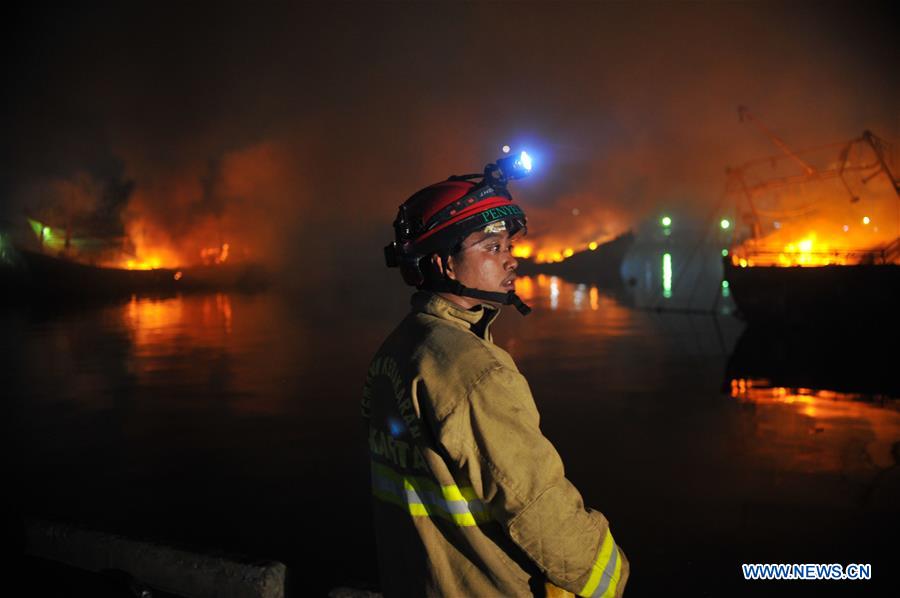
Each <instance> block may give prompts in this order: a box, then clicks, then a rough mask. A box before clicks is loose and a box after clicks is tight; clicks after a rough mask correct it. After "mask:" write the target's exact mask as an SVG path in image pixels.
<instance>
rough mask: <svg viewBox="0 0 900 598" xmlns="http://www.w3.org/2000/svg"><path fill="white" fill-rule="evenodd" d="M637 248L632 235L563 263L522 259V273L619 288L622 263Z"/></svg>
mask: <svg viewBox="0 0 900 598" xmlns="http://www.w3.org/2000/svg"><path fill="white" fill-rule="evenodd" d="M633 244H634V233H633V232H632V231H628V232H626V233H623V234H621V235H619V236H618V237H616V238H614V239H612V240H611V241H607V242H606V243H603V244H601V245H598V246H597V248H596V249H594V250H586V251H579V252H578V253H576V254H574V255H572V256H571V257H569V258H567V259H565V260H563V261H561V262H551V263H542V264H538V263H536V262H534V261H532V260H530V259H525V258H519V259H518V261H519V268H518V273H519V274H521V275H523V276H530V275H533V274H547V275H550V276H560V277H562V278H565V279H567V280H570V281H572V282H584V283H594V284H598V285H606V286H619V285H621V284H622V273H621V272H622V261H623V260H624V259H625V254H626V253H628V250H629V249H630V248H631V246H632V245H633Z"/></svg>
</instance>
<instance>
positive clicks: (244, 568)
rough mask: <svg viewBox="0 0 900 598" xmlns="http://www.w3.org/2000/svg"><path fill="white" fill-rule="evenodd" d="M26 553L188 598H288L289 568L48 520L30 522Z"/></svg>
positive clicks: (26, 538)
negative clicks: (127, 578)
mask: <svg viewBox="0 0 900 598" xmlns="http://www.w3.org/2000/svg"><path fill="white" fill-rule="evenodd" d="M25 551H26V553H28V554H30V555H32V556H36V557H40V558H44V559H49V560H54V561H60V562H62V563H66V564H68V565H71V566H73V567H78V568H81V569H86V570H88V571H94V572H102V571H109V570H113V571H124V572H125V573H128V574H129V575H131V576H132V577H133V578H134V579H135V580H137V581H139V582H142V583H144V584H146V585H148V586H150V587H152V588H157V589H159V590H162V591H164V592H168V593H171V594H176V595H179V596H185V597H186V598H207V597H210V598H212V597H221V598H284V591H285V590H284V588H285V577H286V572H287V568H286V567H285V565H284V564H283V563H279V562H277V561H275V562H266V563H252V562H238V561H234V560H228V559H225V558H220V557H216V556H211V555H205V554H198V553H193V552H188V551H185V550H180V549H177V548H172V547H169V546H164V545H161V544H155V543H151V542H146V541H141V540H133V539H130V538H126V537H123V536H118V535H115V534H108V533H104V532H98V531H93V530H86V529H81V528H78V527H74V526H69V525H65V524H60V523H50V522H47V521H26V522H25Z"/></svg>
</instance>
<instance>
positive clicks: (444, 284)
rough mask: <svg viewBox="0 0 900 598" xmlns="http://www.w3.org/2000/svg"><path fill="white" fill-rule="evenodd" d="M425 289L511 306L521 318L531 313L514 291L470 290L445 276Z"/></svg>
mask: <svg viewBox="0 0 900 598" xmlns="http://www.w3.org/2000/svg"><path fill="white" fill-rule="evenodd" d="M427 288H428V289H429V290H432V291H437V292H439V293H451V294H453V295H459V296H460V297H472V298H473V299H484V300H485V301H492V302H494V303H500V304H502V305H513V306H515V308H516V309H517V310H518V311H519V313H520V314H522V315H523V316H527V315H528V314H530V313H531V308H530V307H528V306H527V305H526V304H525V302H524V301H522V299H520V298H519V296H518V295H516V292H515V291H506V292H505V293H492V292H490V291H482V290H479V289H471V288H469V287H467V286H463V284H462V283H461V282H459V281H458V280H452V279H450V278H447V277H446V276H445V277H444V278H443V279H442V280H439V281H433V282H431V283H430V284H428V285H427Z"/></svg>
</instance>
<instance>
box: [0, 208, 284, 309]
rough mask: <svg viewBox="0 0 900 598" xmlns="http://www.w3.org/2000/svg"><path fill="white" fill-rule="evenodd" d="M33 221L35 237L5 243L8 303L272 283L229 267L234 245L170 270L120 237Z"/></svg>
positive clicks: (246, 268)
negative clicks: (125, 244) (126, 247)
mask: <svg viewBox="0 0 900 598" xmlns="http://www.w3.org/2000/svg"><path fill="white" fill-rule="evenodd" d="M27 221H28V229H29V230H30V231H31V232H33V236H31V235H29V236H28V237H27V238H25V239H20V240H18V241H17V242H9V241H7V242H5V246H9V247H6V248H5V249H4V252H3V260H2V262H3V263H0V281H2V282H3V287H4V289H5V292H4V294H3V295H4V296H3V299H4V300H5V301H15V300H16V299H17V298H22V299H27V300H32V299H49V300H58V299H64V298H66V299H68V298H99V297H112V296H121V295H129V294H172V293H176V292H182V291H194V290H213V289H216V290H222V289H229V288H239V289H257V288H261V287H262V286H265V284H266V281H267V277H266V274H265V272H264V271H263V269H262V268H260V267H258V266H256V265H253V264H238V263H233V262H232V263H226V260H227V257H228V244H223V245H222V246H221V247H219V248H211V249H207V250H204V251H203V252H201V256H200V260H198V262H197V263H196V264H193V265H191V266H186V267H174V266H164V265H163V263H164V261H170V260H168V259H167V260H163V259H162V258H160V257H158V256H154V257H151V258H148V259H143V260H142V259H137V257H136V256H135V255H134V252H128V251H123V250H122V248H121V245H122V242H121V241H122V240H121V239H118V238H116V239H109V238H100V237H90V236H75V235H73V234H72V232H71V230H70V229H69V228H68V227H52V226H49V225H48V224H46V223H44V222H42V221H39V220H37V219H35V218H28V219H27Z"/></svg>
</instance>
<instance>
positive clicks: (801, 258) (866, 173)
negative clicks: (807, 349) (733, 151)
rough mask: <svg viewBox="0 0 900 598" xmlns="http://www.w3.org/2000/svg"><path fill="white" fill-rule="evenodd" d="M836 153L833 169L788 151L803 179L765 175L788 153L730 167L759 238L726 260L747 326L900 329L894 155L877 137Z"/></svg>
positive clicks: (740, 242) (745, 220) (740, 203)
mask: <svg viewBox="0 0 900 598" xmlns="http://www.w3.org/2000/svg"><path fill="white" fill-rule="evenodd" d="M836 147H837V148H840V151H839V152H838V157H837V160H835V159H834V158H833V156H832V158H831V160H829V161H828V162H826V166H825V167H816V166H815V165H814V164H813V162H812V161H811V160H805V159H804V157H803V156H802V155H801V153H794V152H790V151H789V150H785V153H786V154H787V156H786V157H787V158H789V159H790V161H791V162H792V163H793V164H797V163H799V164H800V165H801V166H802V169H803V172H802V173H800V174H787V175H783V174H782V175H780V176H775V177H772V176H771V175H770V176H768V177H765V178H759V177H758V176H757V174H758V170H760V169H759V168H757V167H759V166H760V165H765V169H766V172H771V170H772V169H774V170H776V171H777V169H778V167H779V161H781V160H784V159H785V156H776V157H769V158H765V159H763V160H757V161H754V162H750V163H747V164H745V165H743V166H741V167H739V168H735V169H730V170H729V185H728V187H729V190H730V191H732V192H734V193H735V195H736V196H737V210H738V213H739V214H741V216H742V217H741V218H740V219H739V223H742V224H744V225H746V227H747V228H748V229H749V233H748V234H745V235H744V236H743V237H738V238H736V239H735V243H734V244H733V245H732V247H731V248H730V250H729V251H728V252H727V255H726V256H725V257H724V260H723V261H724V280H725V281H727V285H728V288H729V290H730V293H731V296H732V297H733V298H734V302H735V304H736V306H737V308H738V314H739V315H740V316H741V317H743V318H744V319H745V320H747V321H749V322H752V323H778V324H787V325H800V326H820V325H828V326H830V325H842V326H843V325H849V326H850V327H853V326H855V325H857V324H862V323H866V324H870V323H872V322H878V323H879V325H881V326H892V327H893V330H896V329H897V327H896V325H897V322H898V316H897V312H898V306H900V204H898V201H900V185H898V183H897V179H896V178H895V177H894V175H893V174H892V169H891V157H892V156H891V148H890V146H889V145H888V144H887V143H886V142H884V141H883V140H881V139H879V138H878V137H876V136H875V135H873V134H872V133H870V132H868V131H866V132H865V133H864V134H863V135H862V136H861V137H859V138H857V139H853V140H851V141H849V142H845V143H844V144H831V145H829V146H824V149H826V150H831V153H832V154H833V153H834V149H835V148H836ZM817 149H819V150H821V149H823V148H817ZM809 151H810V152H811V151H812V150H809ZM754 177H756V178H754Z"/></svg>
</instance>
